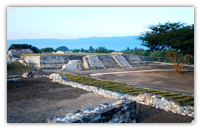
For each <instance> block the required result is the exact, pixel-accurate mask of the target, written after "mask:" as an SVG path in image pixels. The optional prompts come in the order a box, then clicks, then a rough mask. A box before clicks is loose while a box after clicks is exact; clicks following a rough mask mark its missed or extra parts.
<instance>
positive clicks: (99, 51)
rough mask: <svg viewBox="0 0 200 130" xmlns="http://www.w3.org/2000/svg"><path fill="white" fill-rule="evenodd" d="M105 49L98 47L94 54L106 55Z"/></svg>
mask: <svg viewBox="0 0 200 130" xmlns="http://www.w3.org/2000/svg"><path fill="white" fill-rule="evenodd" d="M106 51H107V49H106V48H105V47H99V48H97V49H96V50H95V53H106Z"/></svg>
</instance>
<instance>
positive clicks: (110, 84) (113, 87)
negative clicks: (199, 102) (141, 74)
mask: <svg viewBox="0 0 200 130" xmlns="http://www.w3.org/2000/svg"><path fill="white" fill-rule="evenodd" d="M61 75H64V76H66V77H67V79H68V80H69V81H73V82H78V83H81V84H85V85H91V86H96V87H99V88H103V89H106V90H110V91H114V92H119V93H121V94H130V95H134V96H137V95H138V94H140V92H146V93H152V94H156V95H161V96H165V97H168V98H171V99H174V100H176V101H179V102H180V103H182V104H186V105H192V106H193V105H194V97H191V96H189V95H184V94H180V93H170V92H168V91H160V90H154V89H145V88H138V87H130V85H128V84H125V83H119V82H115V81H110V80H108V81H101V80H97V79H92V78H89V77H84V76H78V75H72V74H61Z"/></svg>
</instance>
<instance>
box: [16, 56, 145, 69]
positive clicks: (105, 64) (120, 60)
mask: <svg viewBox="0 0 200 130" xmlns="http://www.w3.org/2000/svg"><path fill="white" fill-rule="evenodd" d="M20 58H21V59H23V60H24V61H25V62H26V64H27V65H28V66H30V67H34V68H43V69H61V68H62V66H63V65H64V64H67V63H68V62H69V61H70V60H80V61H81V64H82V68H84V69H103V68H115V67H130V66H131V65H141V64H143V63H144V61H145V58H144V57H143V56H134V55H41V56H20Z"/></svg>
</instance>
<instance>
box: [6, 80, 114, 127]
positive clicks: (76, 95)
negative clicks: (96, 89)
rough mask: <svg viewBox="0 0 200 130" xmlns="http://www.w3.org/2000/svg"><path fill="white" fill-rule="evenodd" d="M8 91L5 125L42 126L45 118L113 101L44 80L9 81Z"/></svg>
mask: <svg viewBox="0 0 200 130" xmlns="http://www.w3.org/2000/svg"><path fill="white" fill-rule="evenodd" d="M7 88H8V89H7V122H8V123H45V122H46V118H50V117H56V116H58V115H63V114H67V113H70V112H74V111H76V110H80V109H83V108H86V107H91V106H94V105H98V104H101V103H104V102H108V101H111V100H113V99H110V98H105V97H102V96H100V95H96V94H94V93H89V92H87V91H85V90H82V89H78V88H73V87H71V86H67V85H61V84H59V83H54V82H51V80H50V79H47V78H44V77H43V78H27V79H23V81H21V82H8V83H7Z"/></svg>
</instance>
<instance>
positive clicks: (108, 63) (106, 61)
mask: <svg viewBox="0 0 200 130" xmlns="http://www.w3.org/2000/svg"><path fill="white" fill-rule="evenodd" d="M98 58H99V60H100V61H101V63H102V64H103V65H104V66H105V67H106V68H117V67H120V66H119V65H118V63H117V62H116V61H115V59H113V57H112V55H98Z"/></svg>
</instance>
